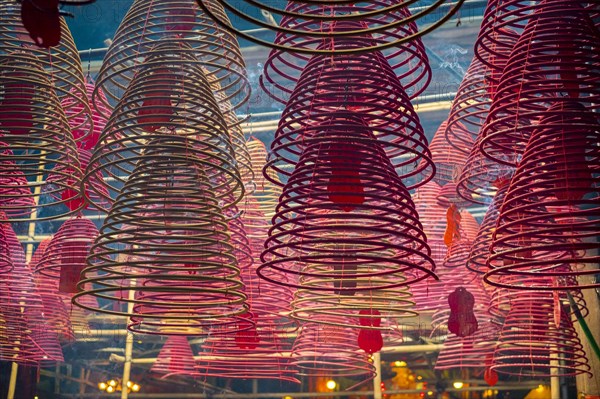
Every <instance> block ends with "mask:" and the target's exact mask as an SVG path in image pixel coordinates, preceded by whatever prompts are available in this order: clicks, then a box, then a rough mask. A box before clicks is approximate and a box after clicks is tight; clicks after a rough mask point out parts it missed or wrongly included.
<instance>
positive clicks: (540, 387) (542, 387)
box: [535, 385, 545, 392]
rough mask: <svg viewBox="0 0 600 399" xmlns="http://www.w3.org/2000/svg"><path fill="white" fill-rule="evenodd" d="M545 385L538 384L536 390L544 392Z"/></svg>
mask: <svg viewBox="0 0 600 399" xmlns="http://www.w3.org/2000/svg"><path fill="white" fill-rule="evenodd" d="M544 389H545V387H544V386H543V385H538V387H537V388H536V389H535V390H536V391H538V392H544Z"/></svg>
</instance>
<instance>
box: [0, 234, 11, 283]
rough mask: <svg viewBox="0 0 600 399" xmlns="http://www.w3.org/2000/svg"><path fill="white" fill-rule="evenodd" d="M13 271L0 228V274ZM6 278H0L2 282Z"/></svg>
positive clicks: (5, 239) (6, 243)
mask: <svg viewBox="0 0 600 399" xmlns="http://www.w3.org/2000/svg"><path fill="white" fill-rule="evenodd" d="M12 269H13V263H12V259H11V258H10V250H9V247H8V241H7V238H6V234H5V233H4V229H3V228H0V274H4V273H10V272H11V271H12ZM5 277H6V276H3V277H1V278H0V280H3V279H4V278H5Z"/></svg>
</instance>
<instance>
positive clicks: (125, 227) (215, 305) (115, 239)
mask: <svg viewBox="0 0 600 399" xmlns="http://www.w3.org/2000/svg"><path fill="white" fill-rule="evenodd" d="M193 143H194V142H193V141H192V142H191V143H190V138H189V137H186V136H183V135H170V136H169V135H162V136H159V137H158V138H154V139H153V140H152V141H149V142H147V143H146V145H145V146H144V153H143V155H144V156H143V157H142V158H141V159H140V160H139V161H138V162H137V165H136V167H135V169H134V170H133V172H132V173H131V176H130V178H129V179H128V180H127V183H126V184H125V185H124V187H123V189H122V190H121V193H120V195H119V197H118V198H117V201H116V202H115V203H114V205H113V207H112V208H111V211H110V212H109V214H108V216H107V218H106V219H105V221H104V225H103V227H102V229H101V232H100V235H99V236H98V239H97V240H96V242H95V243H94V245H93V247H92V250H91V253H90V256H89V257H88V261H87V262H88V267H87V268H86V269H84V270H83V272H82V280H80V282H79V288H80V289H81V290H82V291H81V292H80V293H77V294H75V296H74V298H73V300H74V303H75V304H77V305H79V306H81V307H84V308H89V307H88V306H87V305H85V304H84V303H83V302H82V301H81V300H80V299H79V298H81V297H83V296H88V295H91V296H95V297H96V298H99V299H103V300H104V301H108V302H111V303H112V304H113V305H115V307H113V308H112V309H109V308H106V307H101V308H96V309H90V310H95V311H98V312H102V313H108V314H116V315H128V316H130V317H131V320H132V324H131V325H130V326H129V328H130V329H131V330H133V331H136V332H141V333H151V334H155V333H158V334H165V335H189V334H192V335H199V334H209V333H210V327H215V328H216V327H219V326H223V325H228V326H230V327H231V330H232V331H236V330H238V329H244V328H249V327H250V325H251V323H250V322H249V321H248V320H246V319H244V318H242V317H238V315H240V314H242V313H245V312H246V311H247V309H248V307H247V305H246V296H245V295H244V293H243V292H242V289H243V285H242V282H241V281H240V278H239V274H240V270H239V268H238V265H237V261H236V258H235V255H234V253H233V251H234V248H233V246H232V244H231V241H230V236H229V230H228V228H227V221H226V219H225V217H224V215H223V213H222V208H221V206H219V200H218V198H216V197H215V195H216V193H215V187H214V186H213V184H211V183H210V182H209V181H208V179H207V176H206V174H205V173H204V169H209V168H211V167H212V166H213V165H210V164H209V161H210V160H211V157H209V155H210V154H207V153H204V152H203V151H202V150H201V149H197V148H196V147H194V146H193V145H191V144H193ZM141 193H143V196H140V194H141ZM108 254H110V255H108ZM128 302H133V303H134V307H133V311H132V312H129V311H127V310H123V309H122V307H123V306H122V305H123V304H126V303H128ZM104 303H105V302H104Z"/></svg>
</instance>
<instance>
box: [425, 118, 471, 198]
mask: <svg viewBox="0 0 600 399" xmlns="http://www.w3.org/2000/svg"><path fill="white" fill-rule="evenodd" d="M447 125H448V121H447V120H445V121H443V122H442V124H441V125H440V126H439V127H438V129H437V131H436V132H435V134H434V135H433V139H432V140H431V143H429V151H431V159H432V160H433V163H434V164H435V176H434V177H433V180H434V181H435V182H436V183H438V184H439V185H440V186H444V187H445V186H447V185H448V184H450V183H453V182H454V181H455V180H456V178H457V177H458V176H459V174H460V171H461V169H462V167H463V165H464V163H465V162H466V160H467V154H466V153H465V152H463V151H458V150H457V149H456V148H455V147H453V146H451V145H450V144H449V143H448V141H447V139H446V136H445V132H446V129H447ZM461 125H462V124H461Z"/></svg>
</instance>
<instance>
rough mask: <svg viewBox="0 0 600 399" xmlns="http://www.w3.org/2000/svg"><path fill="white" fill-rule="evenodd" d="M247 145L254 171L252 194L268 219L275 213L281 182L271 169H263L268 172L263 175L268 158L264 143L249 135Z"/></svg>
mask: <svg viewBox="0 0 600 399" xmlns="http://www.w3.org/2000/svg"><path fill="white" fill-rule="evenodd" d="M247 146H248V152H249V154H250V159H251V161H252V170H253V171H254V182H255V184H256V187H255V188H254V191H253V192H252V195H253V196H254V197H255V198H256V200H257V201H258V207H259V209H260V212H261V214H262V215H264V216H265V217H267V218H268V220H269V221H270V219H271V217H273V214H274V213H275V207H276V206H277V202H278V201H279V196H280V195H281V186H283V184H282V183H281V181H280V180H279V176H277V173H275V172H273V171H272V170H271V169H266V170H265V172H266V173H267V174H269V178H268V179H267V178H265V177H264V175H263V168H264V167H265V164H266V163H267V160H268V152H267V149H266V147H265V145H264V143H263V142H262V141H260V140H258V139H257V138H254V137H251V138H250V140H248V142H247ZM272 182H274V183H272Z"/></svg>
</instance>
